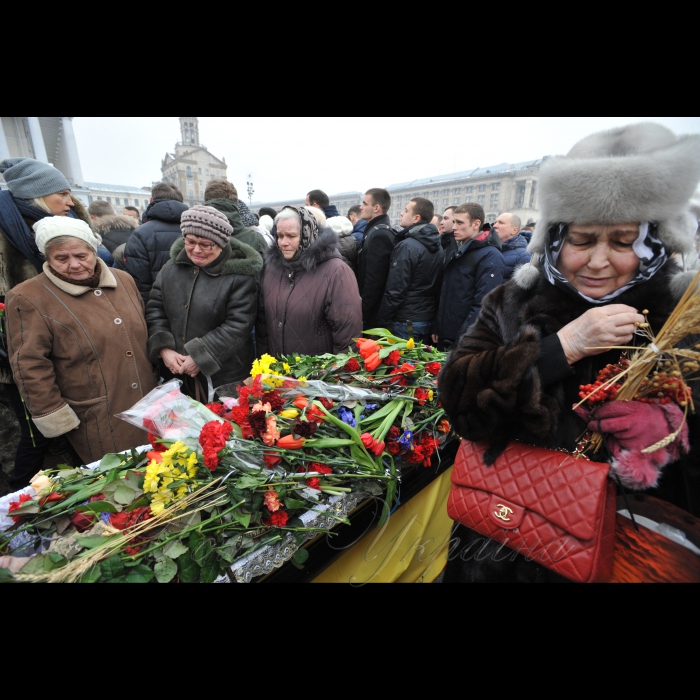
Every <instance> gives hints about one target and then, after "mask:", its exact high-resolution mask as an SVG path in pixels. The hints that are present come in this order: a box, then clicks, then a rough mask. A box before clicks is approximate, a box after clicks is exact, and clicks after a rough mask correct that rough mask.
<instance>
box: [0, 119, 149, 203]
mask: <svg viewBox="0 0 700 700" xmlns="http://www.w3.org/2000/svg"><path fill="white" fill-rule="evenodd" d="M5 158H34V159H35V160H39V161H41V162H42V163H49V164H50V165H52V166H53V167H55V168H57V169H58V170H60V171H61V172H62V173H63V175H64V176H65V177H66V179H67V180H68V182H70V184H71V186H72V188H73V190H72V193H73V195H74V196H75V197H77V198H78V199H80V200H81V201H82V202H83V204H85V206H90V204H92V202H94V201H97V200H104V201H106V202H109V203H110V204H111V205H112V206H113V207H114V209H115V211H116V212H117V214H121V212H122V210H123V208H124V207H126V206H132V207H136V208H137V209H138V210H139V212H140V213H141V214H142V215H143V213H144V212H145V211H146V208H147V207H148V205H149V203H150V201H151V188H150V187H143V188H139V187H124V186H121V185H104V184H101V183H96V182H85V181H84V180H83V171H82V168H81V166H80V155H79V154H78V145H77V143H76V140H75V133H74V131H73V117H0V160H4V159H5ZM0 188H2V189H7V186H6V185H5V181H4V180H3V178H2V175H0Z"/></svg>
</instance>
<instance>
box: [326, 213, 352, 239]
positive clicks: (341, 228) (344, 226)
mask: <svg viewBox="0 0 700 700" xmlns="http://www.w3.org/2000/svg"><path fill="white" fill-rule="evenodd" d="M326 225H327V226H328V228H330V229H331V230H332V231H333V232H334V233H337V234H338V235H339V236H349V235H350V234H351V233H352V232H353V229H354V226H353V225H352V221H350V219H348V218H347V217H345V216H334V217H333V218H332V219H328V221H327V224H326Z"/></svg>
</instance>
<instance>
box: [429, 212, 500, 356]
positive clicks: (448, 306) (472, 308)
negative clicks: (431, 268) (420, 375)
mask: <svg viewBox="0 0 700 700" xmlns="http://www.w3.org/2000/svg"><path fill="white" fill-rule="evenodd" d="M454 217H455V225H454V230H455V239H456V241H457V243H458V244H460V245H461V248H460V249H459V251H458V252H457V253H456V254H454V255H453V256H452V257H450V258H449V260H447V262H446V266H445V275H444V278H443V283H442V294H441V296H440V309H439V311H438V316H437V319H436V321H435V324H434V326H433V342H434V343H437V345H438V347H439V348H441V349H449V348H450V347H452V346H453V345H455V344H456V343H457V342H458V341H459V340H460V339H461V338H462V336H463V335H464V334H465V333H466V332H467V331H468V330H469V328H470V327H471V326H472V325H473V324H474V323H475V322H476V319H477V318H478V316H479V312H480V311H481V304H482V302H483V300H484V297H485V296H486V295H487V294H489V292H492V291H493V290H494V289H496V287H498V286H500V285H501V284H503V279H504V274H505V267H506V266H505V262H504V260H503V255H502V253H501V243H500V240H499V239H498V236H497V235H496V233H495V232H494V231H484V232H483V233H482V227H483V225H484V219H485V218H486V215H485V214H484V209H483V207H482V206H481V205H480V204H474V203H469V204H463V205H462V206H460V207H457V209H455V211H454Z"/></svg>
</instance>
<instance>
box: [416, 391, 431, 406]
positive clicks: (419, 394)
mask: <svg viewBox="0 0 700 700" xmlns="http://www.w3.org/2000/svg"><path fill="white" fill-rule="evenodd" d="M429 398H430V395H429V394H428V392H427V391H425V389H416V401H418V403H419V404H420V405H421V406H425V404H426V402H427V401H428V399H429Z"/></svg>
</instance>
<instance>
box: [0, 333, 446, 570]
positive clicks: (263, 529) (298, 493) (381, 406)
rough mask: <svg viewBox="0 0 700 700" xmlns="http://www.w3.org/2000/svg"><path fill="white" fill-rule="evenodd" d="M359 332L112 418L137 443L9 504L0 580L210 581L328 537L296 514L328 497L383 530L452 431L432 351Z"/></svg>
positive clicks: (157, 393) (44, 479) (65, 472)
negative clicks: (347, 500) (407, 478)
mask: <svg viewBox="0 0 700 700" xmlns="http://www.w3.org/2000/svg"><path fill="white" fill-rule="evenodd" d="M368 335H370V336H371V337H372V338H376V340H374V339H372V340H359V341H358V344H357V350H356V351H355V352H348V354H344V355H324V356H321V357H306V356H294V357H280V358H274V357H271V356H269V355H265V356H263V357H262V358H260V359H259V360H257V361H256V362H255V364H254V366H253V367H252V371H251V377H250V378H249V379H248V380H246V382H243V383H241V384H239V385H232V386H226V387H220V388H218V389H217V392H216V394H217V396H218V401H216V402H214V403H212V404H210V405H209V406H203V405H202V404H199V403H198V402H196V401H194V400H192V399H190V398H188V397H187V396H185V395H183V394H182V392H181V390H180V386H181V385H180V382H178V381H174V382H169V383H167V384H164V385H163V386H161V387H159V388H157V389H156V390H154V391H153V392H152V393H151V394H150V395H149V396H147V397H146V398H145V399H143V400H142V401H141V402H139V404H137V405H136V406H134V408H133V409H131V410H130V411H128V412H126V413H124V414H122V415H121V416H120V418H122V419H123V420H125V421H127V422H129V423H131V424H133V425H136V426H138V427H140V428H143V429H144V431H145V432H146V433H148V436H149V440H150V441H151V445H150V446H149V447H148V448H140V449H139V450H133V451H132V452H131V453H130V454H124V455H107V456H105V458H104V459H103V460H102V462H101V463H100V465H99V466H97V468H96V469H95V468H93V469H87V468H83V469H72V468H67V467H66V468H63V469H59V470H57V471H55V472H50V473H48V474H42V475H39V476H40V477H41V478H40V479H39V480H38V481H37V482H36V486H37V489H34V488H33V489H31V490H30V491H29V493H28V494H24V495H22V496H21V497H18V498H17V500H15V501H12V502H11V503H9V506H8V508H7V511H8V512H7V514H6V517H7V519H9V522H10V523H11V527H10V529H9V530H8V531H7V532H6V533H5V534H4V535H2V536H0V557H9V558H11V560H12V572H10V571H9V569H5V570H3V569H1V568H0V577H5V578H8V577H13V578H14V579H16V580H20V581H27V582H34V581H37V582H43V581H49V582H78V581H79V582H84V583H93V582H130V583H150V582H154V581H157V582H159V583H170V582H173V581H177V582H183V583H190V582H204V583H208V582H213V581H215V580H217V578H218V577H220V576H221V575H224V574H226V573H227V572H228V571H230V567H231V565H232V564H233V563H234V562H235V561H236V560H238V559H239V558H241V557H244V556H246V555H248V554H250V553H253V552H255V551H257V550H258V549H259V548H261V547H265V546H266V545H268V544H270V543H272V542H275V541H280V540H281V539H282V538H283V537H287V536H289V534H290V533H291V535H292V536H293V537H295V538H297V539H296V542H297V544H298V545H301V544H302V543H303V542H305V541H306V540H308V538H309V535H310V534H311V535H314V534H315V533H316V532H318V533H319V534H320V532H323V533H325V532H326V531H325V530H323V531H320V530H314V529H313V528H307V527H305V526H304V523H303V521H302V520H301V516H302V515H303V514H305V513H308V512H309V511H314V510H315V509H318V508H319V506H321V505H323V504H326V503H329V502H330V501H331V499H339V498H343V497H346V496H347V495H348V494H354V493H361V494H366V495H367V497H368V498H369V497H372V496H375V497H381V498H382V499H383V500H384V503H385V506H384V513H383V516H382V522H386V519H387V518H388V517H389V514H390V513H391V511H392V510H393V509H394V508H395V507H396V506H397V505H398V488H397V487H398V483H399V480H400V479H401V476H402V473H403V472H404V471H405V470H408V469H429V468H433V467H435V466H436V465H437V464H439V461H440V454H439V450H440V447H441V446H442V445H443V444H444V443H445V442H446V441H447V440H448V439H449V437H450V436H451V426H450V424H449V422H448V421H447V420H446V418H445V414H444V411H443V410H442V408H441V405H440V403H439V398H438V396H437V377H438V375H439V373H440V371H441V367H442V363H443V361H444V355H442V354H440V353H438V352H436V351H435V350H434V349H432V348H430V347H427V346H424V345H422V344H416V343H415V342H414V341H405V340H401V339H400V338H397V337H394V336H392V335H391V334H389V333H388V332H387V331H384V330H381V329H380V330H377V331H371V332H369V333H368ZM143 449H147V451H146V452H143ZM38 487H40V490H38ZM2 516H3V512H2V508H1V507H0V529H1V528H2V520H1V518H2ZM338 521H339V522H338V524H339V525H342V524H343V523H344V522H345V523H347V522H348V521H347V520H346V519H343V518H338ZM307 556H308V553H307V552H305V551H304V550H300V551H299V552H298V553H297V556H296V557H295V561H294V563H295V564H296V565H298V566H301V565H302V564H303V562H304V561H305V558H306V557H307ZM22 559H24V560H25V561H24V563H23V564H22V565H21V567H20V568H19V569H18V564H17V562H18V561H19V562H20V563H21V561H22Z"/></svg>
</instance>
